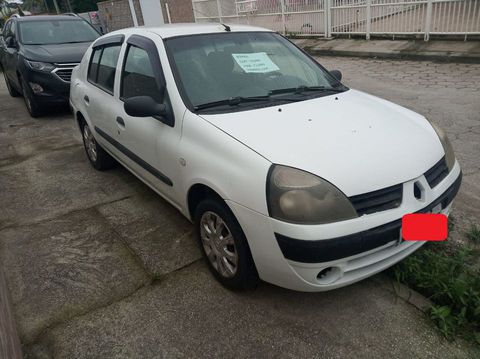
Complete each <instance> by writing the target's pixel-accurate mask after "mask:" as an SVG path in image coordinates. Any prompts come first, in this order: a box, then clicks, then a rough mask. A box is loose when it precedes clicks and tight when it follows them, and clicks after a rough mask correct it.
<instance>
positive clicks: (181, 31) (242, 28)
mask: <svg viewBox="0 0 480 359" xmlns="http://www.w3.org/2000/svg"><path fill="white" fill-rule="evenodd" d="M225 26H228V27H229V28H230V32H258V31H262V32H272V30H269V29H265V28H262V27H256V26H248V25H237V24H225V25H223V24H220V23H206V24H199V23H186V24H167V25H162V26H157V27H144V26H140V27H131V28H128V29H122V30H117V31H114V32H111V33H109V34H125V35H130V34H139V35H140V34H142V33H146V32H148V33H155V34H157V35H159V36H160V37H161V38H163V39H166V38H169V37H175V36H189V35H201V34H214V33H225V32H227V30H226V28H225Z"/></svg>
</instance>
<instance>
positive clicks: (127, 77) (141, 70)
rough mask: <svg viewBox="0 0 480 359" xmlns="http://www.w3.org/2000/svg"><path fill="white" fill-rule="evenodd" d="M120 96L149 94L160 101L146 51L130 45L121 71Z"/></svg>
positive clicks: (125, 97) (128, 96) (124, 97)
mask: <svg viewBox="0 0 480 359" xmlns="http://www.w3.org/2000/svg"><path fill="white" fill-rule="evenodd" d="M121 83H122V89H121V98H122V99H124V100H125V99H127V98H130V97H135V96H150V97H152V98H153V99H154V100H155V101H157V102H160V101H161V98H160V97H161V96H160V90H159V88H158V85H157V81H156V80H155V75H154V72H153V70H152V64H151V62H150V58H149V56H148V53H147V52H146V51H145V50H143V49H141V48H139V47H136V46H133V45H130V46H129V48H128V53H127V56H126V59H125V63H124V66H123V72H122V82H121Z"/></svg>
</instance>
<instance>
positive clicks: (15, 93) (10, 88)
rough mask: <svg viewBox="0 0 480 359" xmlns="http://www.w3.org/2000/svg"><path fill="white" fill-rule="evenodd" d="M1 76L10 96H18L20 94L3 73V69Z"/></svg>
mask: <svg viewBox="0 0 480 359" xmlns="http://www.w3.org/2000/svg"><path fill="white" fill-rule="evenodd" d="M3 77H4V78H5V84H6V85H7V90H8V93H9V94H10V96H12V97H19V96H20V95H21V94H20V92H18V91H17V90H15V88H13V86H12V84H11V83H10V80H9V79H8V77H7V74H6V73H5V70H4V71H3Z"/></svg>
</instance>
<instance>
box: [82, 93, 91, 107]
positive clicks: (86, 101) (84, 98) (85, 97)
mask: <svg viewBox="0 0 480 359" xmlns="http://www.w3.org/2000/svg"><path fill="white" fill-rule="evenodd" d="M83 100H84V101H85V103H86V104H87V105H88V104H89V103H90V99H89V98H88V96H87V95H85V96H83Z"/></svg>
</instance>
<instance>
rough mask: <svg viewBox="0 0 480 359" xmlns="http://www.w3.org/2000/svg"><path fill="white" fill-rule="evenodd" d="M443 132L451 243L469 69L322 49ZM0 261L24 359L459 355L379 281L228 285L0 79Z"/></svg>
mask: <svg viewBox="0 0 480 359" xmlns="http://www.w3.org/2000/svg"><path fill="white" fill-rule="evenodd" d="M320 62H322V64H324V65H325V66H326V67H327V68H329V69H333V68H337V69H340V70H342V72H343V74H344V82H345V83H346V84H347V85H349V86H352V87H354V88H357V89H360V90H364V91H367V92H371V93H373V94H376V95H379V96H382V97H384V98H387V99H390V100H392V101H395V102H397V103H400V104H402V105H404V106H407V107H409V108H411V109H413V110H416V111H418V112H420V113H423V114H425V115H426V116H427V117H429V118H430V119H431V120H433V121H435V122H438V123H439V124H440V125H441V126H443V127H444V128H446V130H447V132H448V133H449V135H450V137H451V139H452V142H453V146H454V148H455V150H456V152H457V156H458V158H459V161H460V162H461V164H462V167H463V170H464V174H465V177H464V184H463V186H462V188H461V191H460V194H459V197H458V199H457V201H456V202H455V205H454V216H455V217H456V218H457V226H456V228H457V229H456V232H454V233H453V240H456V241H462V236H461V231H462V230H463V228H467V226H468V225H469V224H470V223H473V222H475V221H478V219H479V218H480V162H479V161H480V159H479V157H478V153H480V141H479V138H480V117H479V113H480V103H479V102H478V100H479V97H478V93H479V91H480V88H479V84H480V65H474V64H433V63H429V62H414V61H376V60H367V59H349V58H334V57H328V58H322V59H320ZM0 204H1V207H0V264H1V265H2V266H3V269H4V272H5V276H6V280H7V282H8V284H9V288H10V291H11V297H12V302H13V307H14V314H15V317H16V320H17V325H18V330H19V333H20V336H21V339H22V343H23V347H24V351H25V353H26V354H27V355H28V357H32V358H72V357H75V358H111V357H122V358H123V357H135V358H138V357H142V358H154V357H213V356H222V357H318V358H321V357H333V358H344V357H356V358H357V357H360V358H367V357H369V358H371V357H374V358H383V357H393V358H400V357H420V358H437V357H442V358H473V357H478V355H480V352H479V351H478V348H477V349H476V348H473V347H471V346H469V345H467V344H466V343H464V342H462V341H456V342H447V341H446V340H445V339H443V337H442V336H441V335H440V334H439V333H438V332H437V330H436V329H435V328H434V327H433V326H432V324H431V323H430V322H429V321H428V319H427V318H426V317H425V316H424V315H423V313H422V312H420V311H419V310H417V309H416V308H415V307H413V306H412V305H410V304H409V303H407V302H405V301H404V300H402V299H400V298H399V297H398V296H397V295H396V294H395V291H394V290H393V289H392V288H393V287H392V283H391V282H390V280H389V279H387V278H386V277H385V276H384V275H377V276H375V277H373V278H371V279H368V280H365V281H363V282H360V283H358V284H355V285H353V286H350V287H347V288H343V289H340V290H336V291H332V292H327V293H313V294H312V293H297V292H292V291H288V290H284V289H281V288H277V287H274V286H271V285H268V284H265V283H262V284H261V285H260V287H259V288H258V289H257V290H256V291H252V292H247V293H233V292H230V291H228V290H226V289H224V288H222V287H221V286H220V285H218V284H217V282H216V281H215V280H214V279H213V277H212V276H211V275H210V274H209V273H208V271H207V268H206V265H205V264H204V263H203V261H201V260H200V252H199V250H198V248H197V247H196V243H195V240H194V238H193V235H192V226H191V224H189V222H188V221H187V220H186V219H184V218H183V217H182V216H181V215H180V214H179V213H178V212H177V211H176V210H175V209H173V208H172V207H171V206H170V205H168V204H167V203H166V202H165V201H163V200H162V199H161V198H160V197H158V196H157V195H156V194H155V193H154V192H153V191H151V190H150V189H148V188H147V187H146V186H145V185H144V184H143V183H142V182H140V181H139V180H137V179H136V178H135V177H134V176H133V175H131V174H129V173H128V172H127V171H126V170H124V169H123V168H115V169H113V170H111V171H107V172H97V171H95V170H94V169H93V168H91V166H90V165H89V163H88V161H87V159H86V157H85V154H84V153H83V149H82V146H81V140H80V136H79V134H78V132H77V130H76V129H75V125H74V122H73V119H72V117H71V116H70V115H69V114H68V113H66V112H64V113H61V114H58V115H48V116H46V117H43V118H40V119H37V120H35V119H31V118H29V117H28V115H27V112H26V110H25V108H24V105H23V102H22V100H21V99H12V98H10V97H9V96H8V94H7V92H6V89H5V85H4V83H3V82H0Z"/></svg>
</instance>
